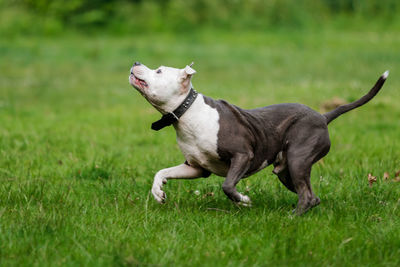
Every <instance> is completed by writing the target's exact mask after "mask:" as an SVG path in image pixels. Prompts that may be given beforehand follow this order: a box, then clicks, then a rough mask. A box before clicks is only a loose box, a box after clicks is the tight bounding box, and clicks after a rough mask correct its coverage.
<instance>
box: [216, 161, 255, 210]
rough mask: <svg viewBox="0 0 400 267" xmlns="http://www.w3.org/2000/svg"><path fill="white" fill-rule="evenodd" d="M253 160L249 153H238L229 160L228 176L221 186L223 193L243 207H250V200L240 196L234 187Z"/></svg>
mask: <svg viewBox="0 0 400 267" xmlns="http://www.w3.org/2000/svg"><path fill="white" fill-rule="evenodd" d="M252 158H253V154H251V153H238V154H236V155H235V156H234V157H233V158H232V159H231V165H230V167H229V171H228V175H227V176H226V179H225V181H224V183H223V184H222V190H224V193H225V194H226V195H227V196H228V197H229V198H230V199H231V200H232V201H234V202H237V203H240V204H243V205H244V206H249V205H250V202H251V201H250V198H249V197H248V196H246V195H242V194H240V193H239V192H238V191H237V190H236V185H237V183H238V182H239V181H240V179H242V177H243V176H244V175H245V174H246V172H247V171H248V170H249V167H250V160H251V159H252Z"/></svg>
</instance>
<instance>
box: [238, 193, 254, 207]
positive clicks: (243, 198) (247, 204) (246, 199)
mask: <svg viewBox="0 0 400 267" xmlns="http://www.w3.org/2000/svg"><path fill="white" fill-rule="evenodd" d="M238 204H239V205H241V206H244V207H251V199H250V198H249V197H248V196H246V195H242V194H240V201H239V203H238Z"/></svg>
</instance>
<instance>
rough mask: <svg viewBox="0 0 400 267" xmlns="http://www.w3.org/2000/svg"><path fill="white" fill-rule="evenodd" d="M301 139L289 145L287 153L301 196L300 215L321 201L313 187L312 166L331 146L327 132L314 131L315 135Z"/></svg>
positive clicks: (295, 186)
mask: <svg viewBox="0 0 400 267" xmlns="http://www.w3.org/2000/svg"><path fill="white" fill-rule="evenodd" d="M301 141H302V142H293V144H294V145H291V146H290V147H289V149H288V154H287V157H288V166H289V173H290V177H291V178H292V182H293V185H294V189H295V190H296V192H297V194H298V197H299V200H298V203H297V208H296V214H298V215H301V214H303V213H305V212H307V211H308V210H309V209H311V208H313V207H315V206H317V205H318V204H319V203H320V199H319V198H318V197H317V196H316V195H315V194H314V192H313V191H312V188H311V182H310V174H311V168H312V165H313V164H314V163H315V162H316V161H318V160H319V159H321V158H322V157H323V156H325V155H326V154H327V153H328V151H329V147H330V142H329V136H328V134H327V132H319V131H318V132H314V135H312V136H310V137H308V138H307V139H305V140H301Z"/></svg>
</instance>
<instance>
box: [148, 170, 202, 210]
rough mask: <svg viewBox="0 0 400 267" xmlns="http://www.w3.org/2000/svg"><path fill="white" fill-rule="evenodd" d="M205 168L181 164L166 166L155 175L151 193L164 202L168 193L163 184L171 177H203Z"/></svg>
mask: <svg viewBox="0 0 400 267" xmlns="http://www.w3.org/2000/svg"><path fill="white" fill-rule="evenodd" d="M202 174H203V170H202V169H200V168H194V167H192V166H189V165H186V164H181V165H178V166H175V167H171V168H166V169H162V170H160V171H158V172H157V173H156V175H155V176H154V182H153V187H152V189H151V193H152V194H153V196H154V198H155V199H156V200H157V201H158V202H159V203H163V202H164V201H165V199H166V197H167V196H166V194H165V192H164V191H163V190H162V188H163V185H164V184H166V183H167V180H169V179H196V178H199V177H201V176H202Z"/></svg>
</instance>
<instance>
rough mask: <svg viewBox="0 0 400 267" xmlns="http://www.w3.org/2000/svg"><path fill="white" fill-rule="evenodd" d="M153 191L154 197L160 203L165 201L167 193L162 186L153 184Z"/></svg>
mask: <svg viewBox="0 0 400 267" xmlns="http://www.w3.org/2000/svg"><path fill="white" fill-rule="evenodd" d="M151 193H152V194H153V197H154V198H155V200H157V202H158V203H160V204H163V203H165V199H166V198H167V195H166V194H165V192H164V191H162V190H161V188H160V187H158V186H153V188H152V189H151Z"/></svg>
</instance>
